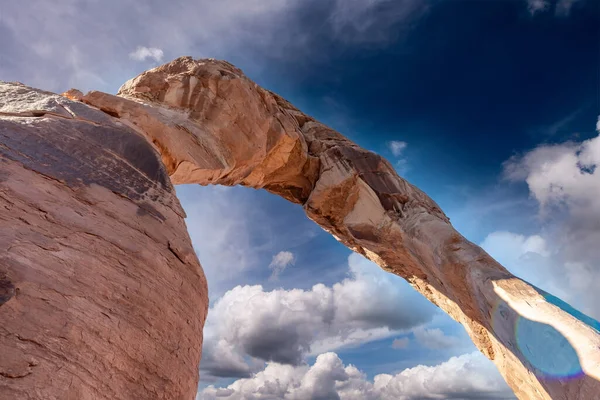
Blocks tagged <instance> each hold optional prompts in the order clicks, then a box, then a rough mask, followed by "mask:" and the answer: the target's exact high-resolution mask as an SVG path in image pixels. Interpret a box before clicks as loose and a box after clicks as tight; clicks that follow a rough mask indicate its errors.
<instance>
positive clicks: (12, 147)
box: [0, 83, 208, 400]
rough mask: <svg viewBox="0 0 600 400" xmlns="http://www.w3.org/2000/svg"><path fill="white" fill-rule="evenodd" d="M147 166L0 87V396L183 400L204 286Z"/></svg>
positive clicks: (76, 115) (98, 124)
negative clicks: (0, 222)
mask: <svg viewBox="0 0 600 400" xmlns="http://www.w3.org/2000/svg"><path fill="white" fill-rule="evenodd" d="M183 218H184V212H183V210H182V208H181V206H180V205H179V202H178V201H177V198H176V197H175V191H174V190H173V187H172V185H171V182H170V181H169V178H168V175H167V172H166V170H165V168H164V166H163V165H162V162H161V161H160V156H159V155H158V153H156V151H155V150H154V149H153V148H152V146H151V145H150V144H149V143H148V142H147V141H146V140H145V139H144V138H143V137H142V136H139V135H138V134H137V133H136V132H135V131H134V130H132V129H129V128H127V127H126V126H125V125H124V124H123V123H121V122H119V121H118V120H116V119H114V118H113V117H111V116H109V115H107V114H106V113H103V112H101V111H98V110H96V109H93V108H91V107H88V106H86V105H85V104H82V103H79V102H73V101H70V100H67V99H66V98H64V97H60V96H58V95H54V94H51V93H45V92H41V91H39V90H34V89H31V88H27V87H24V86H22V85H18V84H7V83H3V84H0V220H1V221H2V224H1V225H0V257H1V261H0V399H2V400H9V399H10V400H12V399H15V400H16V399H48V400H54V399H56V400H59V399H60V400H64V399H183V398H187V399H192V398H193V397H194V395H195V393H196V383H197V375H198V369H197V366H198V362H199V361H200V349H201V345H202V335H201V332H202V327H203V325H204V319H205V316H206V312H207V305H208V299H207V288H206V282H205V279H204V274H203V272H202V268H201V267H200V265H199V263H198V261H197V259H196V256H195V254H194V251H193V248H192V246H191V243H190V239H189V237H188V234H187V230H186V226H185V223H184V220H183Z"/></svg>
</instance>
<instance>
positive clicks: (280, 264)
mask: <svg viewBox="0 0 600 400" xmlns="http://www.w3.org/2000/svg"><path fill="white" fill-rule="evenodd" d="M295 262H296V257H295V256H294V254H293V253H292V252H290V251H280V252H279V253H277V254H275V255H274V256H273V260H271V263H270V264H269V268H270V269H272V270H273V272H272V273H271V279H277V278H278V277H279V274H281V273H282V272H283V270H284V269H286V268H287V267H288V266H289V265H293V264H294V263H295Z"/></svg>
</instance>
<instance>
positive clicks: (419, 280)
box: [83, 57, 600, 400]
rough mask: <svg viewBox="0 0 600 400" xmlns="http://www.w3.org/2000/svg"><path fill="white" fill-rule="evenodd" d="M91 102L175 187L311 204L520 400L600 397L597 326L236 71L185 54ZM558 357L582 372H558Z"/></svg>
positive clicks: (372, 158) (374, 162) (372, 159)
mask: <svg viewBox="0 0 600 400" xmlns="http://www.w3.org/2000/svg"><path fill="white" fill-rule="evenodd" d="M83 101H84V102H87V103H88V104H92V105H94V106H96V107H98V108H100V109H103V110H106V111H107V112H109V113H110V114H111V115H116V116H119V118H120V119H121V120H122V121H128V123H129V124H130V126H132V127H134V128H135V129H137V130H138V131H139V132H140V134H142V135H145V136H146V137H147V138H148V140H149V141H151V142H152V143H154V145H155V146H156V148H157V149H158V150H159V151H160V152H161V154H162V157H163V161H164V162H165V165H166V166H167V169H168V171H169V174H170V175H171V178H172V180H173V182H175V183H199V184H202V185H206V184H224V185H235V184H242V185H247V186H251V187H255V188H265V189H267V190H269V191H271V192H273V193H277V194H279V195H281V196H283V197H285V198H287V199H289V200H291V201H293V202H296V203H299V204H302V205H303V207H304V209H305V211H306V213H307V215H308V216H309V217H310V218H311V219H313V220H314V221H315V222H316V223H318V224H319V225H321V226H322V227H323V228H324V229H326V230H327V231H329V232H330V233H331V234H333V235H334V236H335V237H336V238H337V239H338V240H340V241H341V242H342V243H344V244H345V245H346V246H348V247H349V248H351V249H353V250H354V251H356V252H358V253H361V254H364V255H365V256H367V257H368V258H370V259H371V260H373V261H374V262H376V263H377V264H379V265H380V266H381V267H382V268H384V269H385V270H387V271H390V272H392V273H395V274H397V275H400V276H402V277H404V278H406V279H407V280H408V281H409V282H410V283H411V284H412V285H413V286H414V287H415V288H416V289H417V290H418V291H420V292H421V293H423V294H424V295H425V296H426V297H427V298H428V299H430V300H431V301H432V302H434V303H435V304H437V305H438V306H439V307H440V308H442V309H443V310H445V311H446V312H447V313H448V314H449V315H450V316H452V317H453V318H454V319H455V320H457V321H458V322H460V323H461V324H463V326H464V327H465V329H466V331H467V332H468V334H469V335H470V336H471V338H472V339H473V342H474V343H475V345H476V346H477V347H478V348H479V349H480V350H481V351H482V352H483V353H484V354H485V355H486V356H487V357H489V358H490V359H491V360H493V361H494V362H495V363H496V365H497V366H498V368H499V370H500V372H501V373H502V375H503V376H504V378H505V379H506V381H507V382H508V384H509V385H510V386H511V387H512V388H513V389H514V391H515V393H516V394H517V395H518V396H519V398H521V399H550V398H552V399H565V400H566V399H592V398H595V396H596V394H597V393H599V392H600V384H599V380H600V334H599V332H598V330H597V329H598V326H597V325H595V322H594V321H591V320H588V319H586V318H585V317H584V316H581V315H578V314H576V313H573V312H572V311H571V310H570V309H569V308H568V306H566V305H564V304H562V303H560V302H559V301H558V300H557V299H554V298H552V297H551V296H549V295H547V294H546V293H544V292H542V291H540V290H538V289H537V288H535V287H533V286H531V285H529V284H528V283H527V282H524V281H522V280H520V279H518V278H516V277H514V276H513V275H512V274H510V273H509V272H508V271H507V270H506V269H505V268H503V267H502V266H501V265H499V264H498V263H497V262H496V261H494V260H493V259H492V258H491V257H490V256H489V255H488V254H486V253H485V252H484V251H483V250H482V249H481V248H479V247H478V246H476V245H474V244H472V243H470V242H469V241H467V240H466V239H465V238H464V237H462V236H461V235H460V234H459V233H458V232H456V231H455V230H454V228H453V227H452V225H451V224H450V222H449V220H448V218H447V217H446V216H445V215H444V213H443V212H442V211H441V210H440V208H439V207H438V206H437V204H436V203H435V202H434V201H432V200H431V199H430V198H429V197H428V196H427V195H426V194H424V193H423V192H422V191H420V190H419V189H417V188H416V187H414V186H413V185H411V184H410V183H408V182H407V181H405V180H404V179H402V178H401V177H399V176H398V175H397V174H396V172H395V171H394V169H393V167H392V166H391V165H390V164H389V163H388V162H387V161H386V160H384V159H383V158H381V157H380V156H378V155H376V154H374V153H371V152H368V151H366V150H363V149H361V148H359V147H358V146H357V145H355V144H354V143H352V142H350V141H349V140H347V139H346V138H344V137H343V136H342V135H340V134H339V133H337V132H335V131H333V130H332V129H330V128H328V127H326V126H324V125H323V124H321V123H319V122H318V121H315V120H314V119H313V118H311V117H309V116H307V115H305V114H303V113H302V112H300V111H299V110H298V109H296V108H295V107H294V106H292V105H291V104H290V103H289V102H287V101H286V100H284V99H282V98H281V97H279V96H277V95H275V94H273V93H271V92H269V91H267V90H264V89H262V88H260V87H258V86H257V85H256V84H255V83H253V82H252V81H250V80H249V79H248V78H246V77H245V76H244V75H243V73H242V72H241V71H240V70H238V69H236V68H235V67H233V66H232V65H230V64H228V63H226V62H223V61H214V60H193V59H192V58H190V57H182V58H179V59H177V60H175V61H173V62H171V63H169V64H166V65H164V66H161V67H158V68H155V69H153V70H150V71H147V72H145V73H143V74H141V75H140V76H138V77H136V78H135V79H133V80H131V81H129V82H127V83H126V84H125V85H123V87H121V89H120V90H119V93H118V97H117V96H111V95H108V94H105V93H99V92H92V93H89V94H87V95H85V96H84V97H83ZM523 332H528V333H527V335H524V334H523ZM539 341H544V343H545V344H546V345H545V346H539V345H537V343H536V342H539ZM561 352H562V353H561ZM565 352H566V353H568V354H570V356H564V354H566V353H565ZM557 364H561V365H563V367H564V365H565V364H567V365H568V368H570V369H571V370H573V371H576V372H575V373H572V374H571V375H572V376H567V375H569V374H565V373H562V372H561V373H558V370H557ZM571 364H572V365H571Z"/></svg>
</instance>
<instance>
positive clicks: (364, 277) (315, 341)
mask: <svg viewBox="0 0 600 400" xmlns="http://www.w3.org/2000/svg"><path fill="white" fill-rule="evenodd" d="M348 263H349V268H350V276H349V277H348V278H346V279H344V280H343V281H342V282H339V283H336V284H334V285H333V286H331V287H328V286H325V285H323V284H318V285H315V286H314V287H313V288H312V289H310V290H300V289H292V290H283V289H278V290H273V291H270V292H267V291H265V290H264V289H263V287H262V286H260V285H255V286H237V287H235V288H233V289H232V290H230V291H228V292H227V293H225V294H224V295H223V297H222V298H220V299H219V300H218V301H216V302H215V304H214V305H213V307H211V309H210V310H209V314H208V319H207V322H206V326H205V342H204V350H203V353H204V354H203V359H202V363H201V365H200V367H201V370H202V372H201V377H204V378H207V377H210V376H223V375H226V373H225V372H224V371H228V372H227V373H229V374H230V375H229V376H244V375H247V374H248V372H249V371H251V370H254V368H255V367H256V365H259V364H260V363H259V360H264V361H275V362H279V363H283V364H293V365H299V364H301V363H302V362H303V360H304V358H305V357H306V356H307V355H310V354H314V355H316V354H319V353H321V352H326V351H329V350H333V349H337V348H340V347H343V346H351V345H358V344H361V343H365V342H368V341H372V340H377V339H381V338H385V337H389V336H391V335H393V334H395V333H396V332H398V331H400V330H409V329H411V328H413V327H415V326H418V325H421V324H423V323H426V322H428V321H430V320H431V318H432V317H433V315H434V313H436V312H437V309H436V308H435V307H434V306H432V305H431V304H430V303H429V302H428V301H427V300H425V299H424V298H423V297H422V296H421V295H419V294H418V293H416V292H415V291H414V290H413V289H412V288H410V286H409V285H408V284H406V283H405V282H403V281H401V280H400V279H399V278H398V277H395V276H393V275H390V274H388V273H386V272H384V271H383V270H381V269H380V268H379V267H377V266H376V265H375V264H373V263H371V262H370V261H368V260H366V259H365V258H363V257H361V256H359V255H357V254H352V255H351V256H350V257H349V258H348ZM253 363H254V364H253Z"/></svg>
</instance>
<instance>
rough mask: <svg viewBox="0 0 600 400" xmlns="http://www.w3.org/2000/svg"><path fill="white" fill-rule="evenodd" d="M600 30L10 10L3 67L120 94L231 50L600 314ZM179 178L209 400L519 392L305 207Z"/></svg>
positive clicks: (147, 10)
mask: <svg viewBox="0 0 600 400" xmlns="http://www.w3.org/2000/svg"><path fill="white" fill-rule="evenodd" d="M32 10H35V11H32ZM599 42H600V3H598V2H597V1H592V0H505V1H467V0H453V1H450V0H448V1H444V0H438V1H436V0H404V1H388V0H369V1H364V0H363V1H359V0H323V1H317V0H302V1H301V0H247V1H239V0H222V1H208V0H173V1H172V2H168V4H167V2H163V1H158V0H156V1H155V0H150V1H144V2H142V1H135V0H108V1H103V2H98V1H93V0H86V1H83V0H81V1H78V0H60V1H56V2H52V4H50V3H49V2H47V1H44V0H31V1H29V2H28V5H27V6H22V5H20V4H17V2H12V3H11V2H8V3H4V4H3V5H1V6H0V50H1V51H0V79H3V80H9V81H11V80H17V81H21V82H24V83H26V84H29V85H31V86H36V87H40V88H43V89H47V90H51V91H55V92H61V91H64V90H66V89H68V88H70V87H76V88H79V89H81V90H84V91H85V90H91V89H96V90H103V91H107V92H111V93H114V92H116V90H117V89H118V87H119V86H120V85H121V84H122V83H123V82H125V81H126V80H127V79H129V78H131V77H133V76H135V75H136V74H137V73H139V72H141V71H143V70H146V69H148V68H151V67H153V66H156V65H159V64H161V63H162V62H166V61H169V60H170V59H172V58H175V57H177V56H180V55H192V56H194V57H198V58H200V57H214V58H224V59H227V60H228V61H230V62H232V63H234V64H236V65H237V66H238V67H240V68H241V69H242V70H244V71H245V72H246V74H247V75H248V76H250V77H251V78H252V79H254V80H255V81H256V82H258V83H259V84H261V85H262V86H264V87H266V88H268V89H270V90H273V91H275V92H277V93H279V94H281V95H282V96H284V97H285V98H287V99H288V100H290V101H292V102H293V103H294V104H295V105H297V106H298V107H300V108H301V109H302V110H304V111H305V112H306V113H308V114H311V115H313V116H314V117H317V118H318V119H320V120H321V121H322V122H324V123H326V124H328V125H330V126H331V127H333V128H335V129H337V130H339V131H340V132H341V133H343V134H344V135H346V136H348V137H349V138H351V139H352V140H354V141H356V142H357V143H358V144H360V145H361V146H363V147H365V148H368V149H370V150H373V151H375V152H378V153H380V154H382V155H384V156H385V157H387V158H388V159H389V160H390V161H392V162H393V163H394V165H396V167H397V170H398V172H399V173H400V174H401V175H403V176H405V177H406V178H407V179H408V180H409V181H410V182H411V183H414V184H416V185H417V186H419V187H420V188H421V189H423V190H424V191H425V192H426V193H428V194H429V195H430V196H431V197H432V198H433V199H434V200H435V201H437V202H438V203H439V204H440V206H441V207H442V209H444V211H445V212H446V213H447V214H448V216H449V217H450V218H451V221H452V223H453V224H454V225H455V226H456V227H457V229H458V230H459V231H460V232H461V233H462V234H463V235H465V236H466V237H467V238H469V239H470V240H472V241H474V242H475V243H478V244H480V245H482V246H483V247H484V248H485V249H486V250H487V251H488V252H490V254H492V255H493V256H494V257H496V258H497V259H498V260H499V261H500V262H502V263H503V264H504V265H505V266H507V267H508V268H509V269H511V270H512V271H513V272H515V273H516V274H518V275H519V276H522V277H523V278H524V279H526V280H529V281H531V282H532V283H534V284H536V285H538V286H540V287H541V288H543V289H545V290H548V291H550V292H551V293H553V294H556V295H558V296H559V297H561V298H563V299H565V300H567V301H568V302H570V303H571V304H572V305H574V306H575V307H577V308H578V309H580V310H582V311H584V312H585V313H587V314H589V315H590V316H592V317H595V318H598V317H600V308H598V306H597V303H598V301H597V295H596V293H597V292H598V289H600V250H599V249H598V246H597V243H598V242H599V241H600V217H599V216H600V200H599V199H600V195H599V194H600V175H599V174H600V172H598V171H597V170H596V165H597V164H599V163H600V138H598V132H597V124H596V123H597V120H598V115H599V114H600V92H599V90H600V89H599V88H600V52H599V51H600V49H599ZM177 191H178V194H179V196H180V199H181V201H182V204H183V206H184V208H185V209H186V212H187V213H188V218H187V224H188V228H189V231H190V234H191V238H192V241H193V242H194V247H195V248H196V251H197V253H198V256H199V259H200V261H201V263H202V264H203V266H204V268H205V271H206V274H207V276H208V278H209V290H210V297H211V312H210V313H209V320H208V321H207V326H206V330H205V336H206V338H205V346H204V359H203V362H202V364H201V368H200V376H201V382H200V386H199V388H200V389H199V394H198V399H201V400H208V399H215V398H219V399H254V398H264V399H267V398H269V399H272V398H275V399H277V398H285V399H295V398H303V399H308V398H312V399H325V398H327V399H330V398H332V399H338V398H340V399H342V400H349V399H392V398H394V399H397V398H400V399H422V398H448V399H488V398H512V397H511V396H512V395H511V392H510V390H509V389H508V388H507V387H506V386H505V384H504V383H503V381H502V379H501V378H500V377H499V375H498V374H497V372H496V371H495V369H494V367H493V365H492V364H491V363H490V362H488V361H487V360H485V359H484V358H483V356H482V355H480V354H479V353H478V352H477V351H476V349H475V348H474V347H473V345H472V344H471V343H470V341H469V339H468V337H467V336H466V334H465V332H464V330H463V329H462V327H460V326H459V325H457V324H456V323H454V322H453V321H452V320H451V319H450V318H449V317H447V316H445V315H444V314H442V313H441V312H440V311H438V309H437V308H436V307H434V306H432V305H430V304H429V303H428V302H427V301H425V300H424V299H423V298H422V297H421V296H420V295H419V294H417V293H416V292H414V291H413V290H412V289H411V288H410V286H409V285H407V284H406V283H405V282H404V281H403V280H402V279H400V278H398V277H395V276H391V275H389V274H386V273H384V272H383V271H380V270H379V269H378V268H377V267H376V266H375V265H373V264H371V263H370V262H368V261H366V260H364V259H362V258H361V257H359V256H357V255H351V252H350V251H349V250H347V249H345V248H344V247H343V246H342V245H341V244H339V243H338V242H337V241H336V240H335V239H334V238H332V237H330V236H329V235H328V234H326V233H325V232H324V231H322V230H321V229H320V228H319V227H317V226H316V225H314V224H313V223H312V222H311V221H310V220H308V219H307V218H306V217H305V216H304V214H303V212H302V209H301V207H300V206H297V205H293V204H289V203H287V202H286V201H284V200H282V199H279V198H276V197H274V196H272V195H270V194H268V193H266V192H261V191H255V190H252V189H246V188H239V187H235V188H222V187H199V186H182V187H178V188H177ZM436 396H437V397H436Z"/></svg>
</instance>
